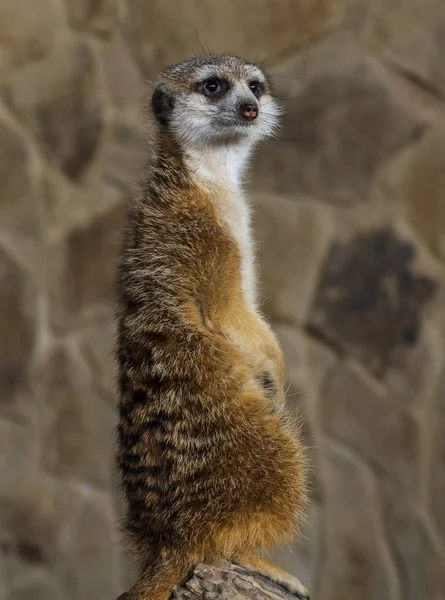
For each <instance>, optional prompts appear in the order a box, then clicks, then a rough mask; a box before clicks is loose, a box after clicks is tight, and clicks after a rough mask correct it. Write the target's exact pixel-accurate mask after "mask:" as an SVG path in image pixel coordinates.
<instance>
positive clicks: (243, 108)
mask: <svg viewBox="0 0 445 600" xmlns="http://www.w3.org/2000/svg"><path fill="white" fill-rule="evenodd" d="M240 112H241V115H242V117H243V118H244V119H246V121H253V120H254V119H256V118H257V116H258V106H257V105H256V104H252V103H250V102H243V104H241V105H240Z"/></svg>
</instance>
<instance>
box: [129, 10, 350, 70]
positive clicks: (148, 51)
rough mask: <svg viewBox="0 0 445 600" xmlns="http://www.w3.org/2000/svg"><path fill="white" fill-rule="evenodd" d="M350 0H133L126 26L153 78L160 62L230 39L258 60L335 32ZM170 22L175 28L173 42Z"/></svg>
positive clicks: (218, 48) (214, 48)
mask: <svg viewBox="0 0 445 600" xmlns="http://www.w3.org/2000/svg"><path fill="white" fill-rule="evenodd" d="M346 4H347V2H345V0H302V1H301V2H298V3H295V2H293V0H281V2H280V6H279V10H277V5H276V3H275V2H274V0H252V1H251V2H246V3H239V2H236V0H227V1H226V2H224V4H223V3H220V4H217V5H215V4H213V3H212V2H205V3H202V2H199V1H192V2H188V3H187V4H185V3H184V2H182V0H173V1H171V2H168V3H165V2H157V3H154V4H153V3H147V2H146V1H145V0H132V1H131V2H128V16H127V19H126V21H125V29H126V32H127V36H128V38H129V40H131V42H132V44H133V46H134V48H135V52H136V53H137V55H138V57H139V60H140V62H141V65H142V66H143V68H144V72H145V73H146V74H147V76H148V77H150V78H151V77H153V76H154V75H155V73H156V72H157V71H158V70H159V67H161V68H162V67H166V66H167V65H168V64H170V63H175V62H177V61H178V60H182V59H183V57H184V55H191V54H193V53H195V54H201V53H202V52H215V53H217V52H226V51H227V50H228V49H229V45H228V41H229V40H230V51H231V52H232V53H234V54H241V55H243V56H246V57H247V58H248V59H249V60H253V61H255V60H258V59H259V60H264V59H266V58H270V59H273V58H275V57H277V56H280V55H281V54H286V53H289V52H291V51H292V50H293V49H295V48H296V47H299V46H301V45H303V44H304V43H308V42H310V41H312V40H314V39H316V38H317V37H319V36H321V35H324V34H326V33H327V32H329V31H330V30H331V29H332V28H333V27H334V26H335V25H336V23H337V22H338V21H339V20H340V19H341V16H342V14H343V10H344V7H345V5H346ZM216 6H217V7H218V10H217V14H216V13H215V8H216ZM215 17H216V18H215ZM185 27H189V28H190V33H189V35H181V34H179V33H178V32H179V31H183V30H184V28H185ZM165 28H169V30H170V31H171V32H172V35H171V37H170V39H169V42H168V43H165V33H164V31H165Z"/></svg>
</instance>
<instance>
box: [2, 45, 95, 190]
mask: <svg viewBox="0 0 445 600" xmlns="http://www.w3.org/2000/svg"><path fill="white" fill-rule="evenodd" d="M3 96H4V97H5V99H6V101H7V102H8V103H9V104H10V106H11V107H12V108H13V110H14V111H16V112H17V113H18V115H20V117H21V118H22V119H23V120H24V121H25V123H26V124H27V125H28V126H29V127H30V128H31V130H32V131H33V133H34V135H35V137H36V138H37V140H38V142H39V144H40V146H41V148H42V150H43V152H44V153H45V154H46V156H47V157H48V159H49V160H50V162H51V163H53V164H54V165H55V166H57V167H58V168H60V169H61V170H62V171H63V172H64V173H65V175H67V176H68V177H69V178H71V179H78V178H79V177H80V176H81V175H82V173H83V172H84V171H85V169H86V168H87V167H88V165H89V163H90V161H91V159H92V157H93V155H94V153H95V152H96V150H97V146H98V144H99V140H100V133H101V130H102V121H103V119H102V107H101V102H100V99H99V95H98V90H97V84H96V74H95V67H94V60H93V57H92V54H91V51H90V49H89V47H88V46H87V45H85V44H84V43H79V44H78V45H65V46H62V47H60V48H58V51H57V52H55V53H54V54H52V55H51V56H50V57H48V58H45V59H43V60H40V61H38V62H34V63H32V64H30V65H29V66H27V67H25V68H24V69H22V70H20V71H17V72H16V73H14V75H13V76H11V77H10V78H8V79H7V80H6V81H5V83H4V87H3Z"/></svg>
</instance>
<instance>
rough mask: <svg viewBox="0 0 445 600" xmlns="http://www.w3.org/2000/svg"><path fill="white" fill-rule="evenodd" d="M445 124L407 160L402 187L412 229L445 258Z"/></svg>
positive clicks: (402, 198) (400, 192)
mask: <svg viewBox="0 0 445 600" xmlns="http://www.w3.org/2000/svg"><path fill="white" fill-rule="evenodd" d="M444 135H445V124H440V125H439V127H437V129H436V128H435V129H434V130H433V131H431V132H430V133H429V135H426V136H425V138H424V139H423V140H422V141H421V143H420V144H419V147H418V148H417V151H416V152H415V153H412V156H411V160H409V161H407V163H406V168H405V171H404V174H403V179H402V182H401V185H400V188H399V198H400V200H401V201H402V202H405V203H406V207H407V212H408V216H409V218H410V221H411V223H412V226H413V227H414V228H415V229H417V230H418V232H419V234H420V235H421V236H422V238H423V239H424V241H425V242H426V244H427V245H428V246H429V247H430V248H431V251H432V252H434V253H435V254H437V255H438V256H439V257H440V258H441V259H445V202H444V196H443V190H444V187H445V145H444Z"/></svg>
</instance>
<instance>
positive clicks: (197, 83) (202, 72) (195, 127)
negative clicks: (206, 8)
mask: <svg viewBox="0 0 445 600" xmlns="http://www.w3.org/2000/svg"><path fill="white" fill-rule="evenodd" d="M152 108H153V112H154V115H155V117H156V119H157V120H158V121H159V122H160V123H161V124H162V125H163V126H165V127H168V128H169V130H170V131H171V132H172V134H173V136H174V137H175V139H176V140H177V141H178V142H179V143H180V145H181V146H182V147H187V146H189V147H194V148H203V149H204V148H205V147H208V146H218V145H227V144H231V143H237V142H240V141H242V140H245V141H246V142H251V143H255V142H257V141H259V140H261V139H263V138H265V137H268V136H271V135H272V134H273V133H274V132H275V131H276V129H277V126H278V117H279V113H280V110H279V106H278V102H277V101H276V99H275V98H274V97H273V95H272V91H271V86H270V82H269V80H268V78H267V77H266V75H265V74H264V73H263V71H262V70H261V69H260V68H259V67H257V66H255V65H253V64H250V63H248V62H246V61H244V60H242V59H240V58H236V57H232V56H215V55H210V56H203V57H200V58H194V59H190V60H187V61H185V62H183V63H180V64H178V65H175V66H172V67H170V68H168V69H167V70H165V71H164V72H163V73H161V74H160V75H159V77H158V80H157V82H156V84H155V91H154V94H153V97H152Z"/></svg>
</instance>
